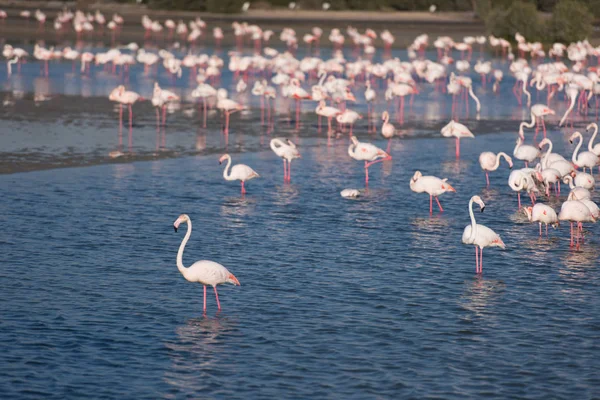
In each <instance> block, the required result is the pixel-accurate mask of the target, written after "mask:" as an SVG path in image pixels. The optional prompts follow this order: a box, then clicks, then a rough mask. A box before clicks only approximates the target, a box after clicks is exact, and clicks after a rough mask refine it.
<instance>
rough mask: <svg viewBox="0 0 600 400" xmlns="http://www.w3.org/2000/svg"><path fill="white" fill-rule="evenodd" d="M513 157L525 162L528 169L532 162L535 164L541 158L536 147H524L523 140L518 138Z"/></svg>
mask: <svg viewBox="0 0 600 400" xmlns="http://www.w3.org/2000/svg"><path fill="white" fill-rule="evenodd" d="M513 156H514V157H515V158H516V159H517V160H521V161H525V167H528V165H529V163H530V162H533V161H534V160H535V159H536V158H538V157H539V156H540V151H539V150H538V148H537V147H535V146H530V145H526V144H525V145H524V144H523V139H521V137H520V136H519V137H517V142H516V145H515V149H514V150H513Z"/></svg>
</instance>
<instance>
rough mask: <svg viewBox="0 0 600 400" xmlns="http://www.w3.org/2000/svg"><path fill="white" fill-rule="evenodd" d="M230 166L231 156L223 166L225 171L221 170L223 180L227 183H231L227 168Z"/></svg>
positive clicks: (229, 172)
mask: <svg viewBox="0 0 600 400" xmlns="http://www.w3.org/2000/svg"><path fill="white" fill-rule="evenodd" d="M230 166H231V156H228V157H227V165H226V166H225V169H224V170H223V178H225V179H226V180H228V181H231V180H232V179H231V171H229V167H230Z"/></svg>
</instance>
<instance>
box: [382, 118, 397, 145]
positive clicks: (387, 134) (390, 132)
mask: <svg viewBox="0 0 600 400" xmlns="http://www.w3.org/2000/svg"><path fill="white" fill-rule="evenodd" d="M381 119H382V120H383V125H381V136H383V137H384V138H386V139H387V140H388V145H387V149H386V152H388V153H389V152H390V147H391V145H392V138H393V137H394V135H395V134H396V128H395V127H394V125H393V124H391V123H390V113H388V112H387V111H384V112H383V114H381Z"/></svg>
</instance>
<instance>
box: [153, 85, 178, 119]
mask: <svg viewBox="0 0 600 400" xmlns="http://www.w3.org/2000/svg"><path fill="white" fill-rule="evenodd" d="M179 100H180V98H179V96H177V95H176V94H175V93H173V92H171V91H170V90H165V89H161V87H160V86H159V85H158V82H154V92H153V94H152V105H153V106H154V107H156V126H159V125H160V116H159V111H158V109H159V108H162V125H163V126H164V125H165V123H166V122H167V104H169V103H174V102H177V101H179Z"/></svg>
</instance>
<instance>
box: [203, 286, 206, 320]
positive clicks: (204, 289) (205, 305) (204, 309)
mask: <svg viewBox="0 0 600 400" xmlns="http://www.w3.org/2000/svg"><path fill="white" fill-rule="evenodd" d="M203 310H204V314H206V286H204V308H203Z"/></svg>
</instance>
